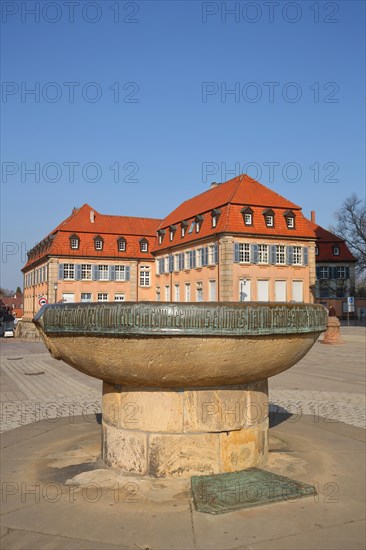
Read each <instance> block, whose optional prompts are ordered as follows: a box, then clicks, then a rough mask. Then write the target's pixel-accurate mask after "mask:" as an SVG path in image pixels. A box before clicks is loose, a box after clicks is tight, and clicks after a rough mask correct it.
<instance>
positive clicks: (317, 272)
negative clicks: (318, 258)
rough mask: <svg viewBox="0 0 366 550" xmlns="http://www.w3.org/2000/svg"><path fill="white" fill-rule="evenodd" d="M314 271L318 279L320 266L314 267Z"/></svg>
mask: <svg viewBox="0 0 366 550" xmlns="http://www.w3.org/2000/svg"><path fill="white" fill-rule="evenodd" d="M315 272H316V278H317V279H320V267H316V268H315Z"/></svg>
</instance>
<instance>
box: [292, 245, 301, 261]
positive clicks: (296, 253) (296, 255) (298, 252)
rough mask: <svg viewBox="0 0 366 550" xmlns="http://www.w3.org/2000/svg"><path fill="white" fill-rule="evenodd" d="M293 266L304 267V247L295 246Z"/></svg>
mask: <svg viewBox="0 0 366 550" xmlns="http://www.w3.org/2000/svg"><path fill="white" fill-rule="evenodd" d="M293 264H294V265H302V247H301V246H294V257H293Z"/></svg>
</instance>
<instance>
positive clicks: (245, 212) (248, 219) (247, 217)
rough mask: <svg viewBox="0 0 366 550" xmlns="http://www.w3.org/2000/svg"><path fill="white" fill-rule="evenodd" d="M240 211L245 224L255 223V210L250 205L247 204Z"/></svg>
mask: <svg viewBox="0 0 366 550" xmlns="http://www.w3.org/2000/svg"><path fill="white" fill-rule="evenodd" d="M240 212H241V214H242V216H243V220H244V225H253V210H252V209H251V208H249V206H246V207H245V208H242V209H241V210H240Z"/></svg>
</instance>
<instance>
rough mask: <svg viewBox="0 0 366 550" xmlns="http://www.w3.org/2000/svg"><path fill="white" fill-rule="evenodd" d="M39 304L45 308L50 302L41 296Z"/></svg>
mask: <svg viewBox="0 0 366 550" xmlns="http://www.w3.org/2000/svg"><path fill="white" fill-rule="evenodd" d="M38 303H39V305H40V306H45V305H46V304H48V300H47V298H45V297H44V296H41V297H40V298H39V300H38Z"/></svg>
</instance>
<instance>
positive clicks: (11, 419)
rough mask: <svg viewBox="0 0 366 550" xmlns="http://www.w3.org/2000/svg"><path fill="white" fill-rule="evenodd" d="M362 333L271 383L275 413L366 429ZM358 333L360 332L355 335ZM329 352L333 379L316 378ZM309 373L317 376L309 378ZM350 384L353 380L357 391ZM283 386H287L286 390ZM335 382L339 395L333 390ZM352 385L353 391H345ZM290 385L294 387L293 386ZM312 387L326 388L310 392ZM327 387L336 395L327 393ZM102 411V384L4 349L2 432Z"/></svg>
mask: <svg viewBox="0 0 366 550" xmlns="http://www.w3.org/2000/svg"><path fill="white" fill-rule="evenodd" d="M362 330H363V329H354V330H353V332H352V331H349V333H348V336H349V342H348V345H347V348H346V347H343V348H339V347H338V348H337V347H336V346H321V345H319V344H316V345H315V346H314V348H313V349H312V350H311V352H310V353H309V354H308V355H307V356H306V357H305V358H304V359H303V360H302V361H301V362H300V363H298V365H297V366H296V367H294V368H293V369H290V371H286V373H282V374H281V375H279V376H277V377H275V378H274V380H275V381H276V382H275V384H274V385H275V387H272V386H273V384H272V382H270V415H271V414H274V413H276V412H277V413H278V412H280V413H283V414H288V413H290V414H291V415H292V416H291V417H290V418H289V421H292V422H296V421H297V420H299V418H300V417H301V415H311V416H313V418H314V422H321V421H327V422H332V421H340V422H344V423H346V424H350V425H353V426H357V427H360V428H365V394H364V374H363V373H364V366H363V365H364V341H363V334H364V333H362V332H360V331H362ZM355 331H358V332H356V336H355ZM360 335H361V336H360ZM325 354H326V355H327V360H328V362H329V361H330V362H331V364H332V366H333V371H331V372H330V373H329V375H324V374H320V373H319V374H318V376H319V377H320V378H319V379H316V376H317V373H318V371H319V367H318V368H317V365H322V362H323V361H324V355H325ZM347 358H348V361H349V365H347V367H348V370H347V372H346V374H345V373H344V372H343V371H342V368H343V367H344V364H345V361H347ZM309 369H312V370H313V372H314V374H313V376H312V377H309V376H308V378H306V377H305V375H309ZM292 371H294V373H293V374H292V375H291V374H290V373H291V372H292ZM323 372H324V371H323ZM325 372H327V371H325ZM299 376H300V377H301V376H303V379H301V380H304V381H303V382H302V383H299ZM342 377H344V378H342ZM309 378H310V380H311V382H308V380H309ZM327 379H329V380H327ZM349 380H351V381H353V385H352V387H351V386H350V382H349ZM278 384H283V385H285V387H286V389H285V388H284V387H278ZM335 384H336V385H337V387H338V386H339V389H340V391H333V389H334V388H335V387H336V386H335ZM347 384H348V386H350V391H342V390H344V386H345V385H347ZM289 385H290V386H291V385H292V386H294V387H290V388H289V387H288V386H289ZM300 385H301V387H298V386H300ZM309 385H311V387H313V386H316V387H317V388H319V387H322V388H323V389H317V390H314V389H308V387H307V386H309ZM327 386H329V387H331V388H332V391H328V390H327ZM100 412H101V382H100V381H99V380H95V379H93V378H90V377H88V376H85V375H83V374H81V373H79V372H78V371H76V370H74V369H72V368H71V367H69V366H68V365H65V364H64V363H63V362H61V361H56V360H54V359H52V357H51V356H50V355H49V353H48V352H47V351H46V350H45V348H44V346H43V344H41V343H39V344H29V343H24V342H16V341H13V342H11V343H8V342H7V343H5V344H4V345H3V346H2V357H1V402H0V431H7V430H12V429H14V428H17V427H19V426H22V425H24V424H29V423H32V422H39V421H41V420H47V421H49V422H50V423H55V422H57V420H58V419H59V418H61V417H69V418H70V423H71V422H73V417H74V416H78V415H82V416H84V417H85V418H90V420H91V421H93V422H94V421H95V414H97V413H100Z"/></svg>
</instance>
